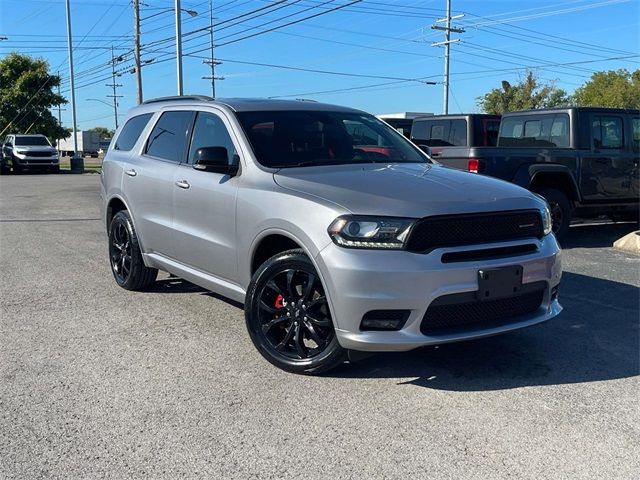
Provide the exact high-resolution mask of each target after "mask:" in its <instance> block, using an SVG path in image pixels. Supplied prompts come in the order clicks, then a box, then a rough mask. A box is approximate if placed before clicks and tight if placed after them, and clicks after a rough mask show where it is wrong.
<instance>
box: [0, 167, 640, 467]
mask: <svg viewBox="0 0 640 480" xmlns="http://www.w3.org/2000/svg"><path fill="white" fill-rule="evenodd" d="M98 182H99V176H98V175H95V174H93V175H91V174H89V175H51V176H41V175H21V176H9V177H1V178H0V272H1V273H2V281H1V282H0V309H1V310H0V478H20V479H24V478H44V477H58V478H96V477H110V478H125V477H135V478H138V477H155V478H161V477H162V478H176V477H181V478H183V477H208V478H307V479H313V478H428V477H429V478H469V477H474V478H505V477H513V478H536V479H540V478H632V477H635V476H636V475H637V473H638V471H640V444H639V442H640V440H639V439H640V412H639V407H638V405H639V403H638V402H639V398H640V395H639V393H640V388H639V387H640V385H639V382H638V374H639V373H640V366H639V360H640V353H639V352H640V348H639V337H638V334H639V332H638V324H639V300H640V297H639V287H640V278H639V269H640V256H637V255H634V254H627V253H622V252H618V251H615V250H613V249H612V248H610V245H611V244H612V243H613V241H614V240H615V239H617V238H618V237H621V236H622V235H623V234H625V233H627V232H628V231H630V230H631V229H632V228H633V226H630V225H605V226H580V227H574V228H572V231H571V234H570V239H569V240H568V242H567V244H566V248H565V250H564V252H563V255H564V256H563V262H564V269H565V274H564V277H563V283H562V287H561V290H560V298H561V303H562V304H563V306H564V308H565V311H564V312H563V314H562V315H561V316H560V317H559V318H557V319H555V320H553V321H551V322H549V323H547V324H543V325H540V326H537V327H533V328H530V329H527V330H523V331H520V332H516V333H512V334H509V335H504V336H500V337H493V338H489V339H485V340H481V341H475V342H468V343H462V344H455V345H446V346H441V347H439V348H433V347H431V348H424V349H420V350H417V351H413V352H409V353H404V354H382V355H377V356H375V357H371V358H369V359H367V360H364V361H361V362H358V363H355V364H346V365H344V366H343V367H341V368H339V369H337V370H335V371H332V372H330V374H328V375H326V376H323V377H302V376H295V375H291V374H287V373H284V372H282V371H279V370H277V369H276V368H274V367H272V366H271V365H270V364H268V363H267V362H266V361H264V360H263V359H262V357H261V356H260V355H259V354H258V353H257V352H256V350H255V349H254V347H253V345H252V344H251V342H250V340H249V338H248V336H247V334H246V331H245V326H244V317H243V312H242V310H241V309H240V308H239V306H238V305H236V304H233V303H230V302H228V301H225V300H224V299H221V298H219V297H218V296H216V295H213V294H210V293H208V292H206V291H204V290H202V289H200V288H198V287H196V286H193V285H191V284H188V283H185V282H182V281H180V280H179V279H174V278H168V276H167V275H163V276H162V277H161V279H160V280H159V281H158V282H157V284H156V286H155V287H154V288H153V289H152V290H151V291H149V292H144V293H133V292H127V291H125V290H122V289H120V288H118V287H117V286H116V284H115V282H114V281H113V279H112V276H111V273H110V271H109V268H108V263H107V255H106V239H105V236H104V233H103V228H102V224H101V223H100V221H99V219H98V218H99V206H98V192H99V187H98Z"/></svg>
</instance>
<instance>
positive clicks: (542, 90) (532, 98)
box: [477, 71, 569, 114]
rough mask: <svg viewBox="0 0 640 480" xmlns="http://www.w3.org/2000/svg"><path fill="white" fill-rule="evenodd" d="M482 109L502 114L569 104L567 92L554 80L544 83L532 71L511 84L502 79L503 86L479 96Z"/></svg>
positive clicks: (478, 99)
mask: <svg viewBox="0 0 640 480" xmlns="http://www.w3.org/2000/svg"><path fill="white" fill-rule="evenodd" d="M477 103H478V106H479V107H480V108H481V109H482V111H484V112H486V113H492V114H502V113H504V112H513V111H516V110H530V109H533V108H548V107H556V106H559V105H567V104H568V103H569V97H567V92H565V91H564V90H562V89H561V88H557V87H556V86H555V84H554V83H553V82H551V83H545V84H542V83H540V82H539V80H538V79H537V78H536V76H535V74H534V73H533V72H532V71H529V72H527V76H526V77H525V78H523V79H522V80H520V81H519V82H518V83H517V84H515V85H511V84H510V83H509V82H507V81H506V80H503V81H502V88H494V89H492V90H491V91H490V92H488V93H486V94H484V95H483V96H481V97H478V98H477Z"/></svg>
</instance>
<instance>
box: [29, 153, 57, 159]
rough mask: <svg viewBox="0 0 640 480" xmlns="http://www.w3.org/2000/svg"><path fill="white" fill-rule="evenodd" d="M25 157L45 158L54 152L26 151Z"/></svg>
mask: <svg viewBox="0 0 640 480" xmlns="http://www.w3.org/2000/svg"><path fill="white" fill-rule="evenodd" d="M26 155H27V157H32V158H45V157H53V156H54V155H55V152H27V153H26Z"/></svg>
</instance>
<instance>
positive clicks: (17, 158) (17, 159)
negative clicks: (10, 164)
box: [13, 154, 60, 168]
mask: <svg viewBox="0 0 640 480" xmlns="http://www.w3.org/2000/svg"><path fill="white" fill-rule="evenodd" d="M13 161H14V163H15V164H16V165H18V166H20V167H34V168H36V167H55V166H56V165H58V164H59V163H60V158H59V157H58V155H56V156H52V157H30V156H29V155H28V154H25V155H19V154H14V155H13Z"/></svg>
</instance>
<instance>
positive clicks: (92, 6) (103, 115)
mask: <svg viewBox="0 0 640 480" xmlns="http://www.w3.org/2000/svg"><path fill="white" fill-rule="evenodd" d="M173 3H174V2H173V0H145V1H144V2H143V6H141V17H142V19H143V20H142V37H141V42H142V45H143V50H142V59H143V61H145V60H153V61H152V62H151V63H149V64H148V65H146V66H145V67H143V69H142V74H143V87H144V97H145V99H149V98H152V97H157V96H165V95H174V94H175V93H176V73H175V71H176V67H175V60H174V58H173V57H174V52H175V43H174V40H173V38H172V37H173V36H174V35H175V30H174V28H175V27H174V19H173V13H172V9H173ZM348 3H350V0H279V1H277V0H235V1H234V0H213V5H214V17H215V18H216V19H215V20H214V24H218V25H217V27H216V33H215V36H216V43H217V44H219V45H220V46H219V47H217V48H216V57H217V58H220V59H223V64H222V65H220V66H219V67H218V71H217V72H216V73H217V74H218V75H222V76H224V77H225V79H224V80H222V81H218V82H217V83H216V88H217V94H218V96H219V97H234V96H259V97H270V96H287V95H293V96H294V97H296V96H299V97H304V98H312V99H316V100H320V101H324V102H329V103H338V104H344V105H349V106H353V107H356V108H361V109H364V110H367V111H370V112H372V113H383V112H400V111H422V112H436V113H439V112H441V111H442V85H441V82H442V71H443V58H442V56H443V53H444V52H443V49H442V48H440V47H432V46H431V43H432V42H437V41H441V40H443V36H444V34H443V32H438V31H435V30H432V29H431V28H430V27H431V25H432V24H433V22H434V21H435V20H436V19H438V18H441V17H443V16H444V8H445V0H424V1H418V0H416V1H409V0H362V1H361V2H359V3H356V4H353V5H351V6H349V7H346V8H342V9H339V10H335V11H332V12H328V10H329V9H330V8H334V7H336V6H339V5H346V4H348ZM270 4H271V5H273V6H272V7H271V8H268V9H264V10H261V11H260V12H257V13H254V14H251V15H246V16H243V17H241V18H238V19H236V20H231V19H233V18H234V17H238V16H239V15H243V14H245V13H248V12H252V11H254V10H257V9H259V8H262V7H267V6H269V5H270ZM182 8H184V9H190V10H193V11H196V12H197V13H198V15H197V16H195V17H191V16H189V15H188V14H186V13H183V18H182V20H183V34H184V35H185V37H184V40H183V41H184V45H183V50H184V52H185V54H188V55H187V56H185V59H184V78H185V93H202V94H210V92H211V87H210V82H209V81H208V80H202V79H201V77H202V76H204V75H208V74H209V73H210V72H209V68H208V66H207V65H204V64H203V63H202V57H208V55H209V52H208V51H207V48H208V45H209V38H208V33H207V31H206V30H204V31H199V32H196V33H191V34H189V32H192V31H194V30H197V29H202V28H203V27H206V26H207V25H208V24H209V1H208V0H204V1H203V0H183V1H182ZM71 9H72V28H73V34H74V47H75V50H74V52H75V53H74V61H75V68H76V77H77V79H76V98H77V104H78V109H77V114H78V127H79V128H80V129H86V128H91V127H93V126H97V125H102V126H108V127H113V124H114V119H113V109H112V108H110V107H109V106H108V105H105V104H103V103H100V102H97V101H94V100H88V99H91V98H94V99H99V100H103V101H105V102H110V101H111V100H110V99H109V98H107V97H106V95H108V94H110V93H111V92H110V91H109V88H108V87H106V86H105V84H107V83H111V78H110V68H111V67H110V65H109V64H108V61H109V59H110V58H111V50H110V48H111V46H114V47H115V49H116V53H117V54H119V55H123V56H124V61H123V62H121V63H120V64H119V65H118V66H117V69H118V71H120V72H122V75H121V76H119V77H118V78H117V83H120V84H122V85H123V86H122V87H121V88H119V91H118V93H119V94H121V95H123V98H121V99H120V111H121V113H122V115H124V114H125V113H126V111H127V110H128V109H129V108H131V107H132V106H134V105H135V102H136V91H135V75H133V74H131V73H129V71H130V69H131V67H132V63H133V57H132V53H131V50H132V48H133V41H132V35H133V10H132V6H131V2H129V1H128V0H71ZM452 10H453V14H456V15H457V14H461V13H464V17H463V18H461V19H458V20H456V21H455V22H454V23H455V25H456V26H458V27H462V28H464V29H465V30H466V31H465V33H462V34H455V35H453V37H454V38H460V39H461V42H460V43H459V44H455V45H453V47H452V54H451V55H452V56H451V97H450V107H449V108H450V112H460V111H465V112H472V111H477V106H476V98H477V97H478V96H479V95H481V94H483V93H485V92H486V91H488V90H489V89H491V88H493V87H496V86H499V85H500V81H501V80H503V79H504V80H509V81H517V80H518V78H520V77H522V75H523V74H524V72H525V70H526V67H532V69H533V70H535V71H536V73H537V74H538V76H539V77H541V78H542V79H544V80H553V81H556V82H557V84H558V86H560V87H561V88H564V89H565V90H567V91H569V92H571V91H572V90H573V89H575V88H576V87H577V86H579V85H580V84H582V83H583V82H584V81H585V80H586V79H588V78H589V77H590V76H591V74H592V73H593V72H594V71H597V70H609V69H618V68H627V69H629V70H632V69H635V68H638V66H639V65H640V62H639V60H640V56H638V55H637V54H638V52H639V51H640V48H639V47H640V35H639V30H640V29H639V25H640V2H639V1H638V0H554V1H548V0H533V1H528V2H525V1H515V0H482V1H480V0H453V3H452ZM320 12H328V13H325V14H323V15H320V16H317V17H315V18H312V19H309V20H306V21H303V22H300V23H297V24H295V25H291V26H288V27H284V28H280V29H278V30H275V31H273V32H269V33H264V34H260V35H257V36H255V37H253V38H246V39H243V37H245V36H247V35H251V34H254V33H259V32H263V31H264V30H266V29H269V28H272V27H275V26H278V25H281V24H284V23H288V22H291V21H295V20H297V19H301V18H304V17H307V16H310V15H315V14H317V13H320ZM2 36H6V37H8V40H5V41H0V56H4V55H6V54H7V53H9V52H11V51H18V52H21V53H29V54H32V55H34V56H39V57H42V58H45V59H46V60H47V61H48V62H49V64H50V67H51V69H52V71H55V70H56V69H59V70H60V72H61V74H62V76H63V86H62V90H63V93H64V94H65V95H66V96H67V98H69V94H68V90H69V87H68V85H69V75H68V64H67V52H66V23H65V6H64V1H63V0H2V1H1V3H0V37H2ZM163 40H165V41H164V42H162V41H163ZM154 42H160V43H154ZM633 55H635V56H633ZM621 57H627V58H621ZM611 58H615V59H614V60H610V59H611ZM236 62H250V63H251V62H252V63H260V64H269V65H278V66H281V67H294V68H302V69H312V70H322V71H325V72H334V73H339V74H346V75H336V74H325V73H319V72H306V71H299V70H292V69H286V68H275V67H267V66H262V65H252V64H248V63H236ZM567 64H569V65H567ZM353 74H357V75H360V76H351V75H353ZM416 79H428V80H431V81H436V82H439V84H438V85H435V86H434V85H426V84H424V83H421V82H419V81H416ZM321 92H322V93H321ZM62 120H63V124H65V125H66V126H70V123H71V114H70V109H69V107H68V106H67V108H66V110H65V111H64V112H63V113H62Z"/></svg>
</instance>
